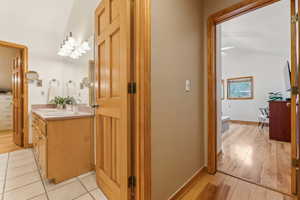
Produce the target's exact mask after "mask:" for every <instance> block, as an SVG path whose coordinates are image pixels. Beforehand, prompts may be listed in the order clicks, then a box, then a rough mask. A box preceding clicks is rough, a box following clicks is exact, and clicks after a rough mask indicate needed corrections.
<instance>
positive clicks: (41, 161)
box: [32, 114, 47, 177]
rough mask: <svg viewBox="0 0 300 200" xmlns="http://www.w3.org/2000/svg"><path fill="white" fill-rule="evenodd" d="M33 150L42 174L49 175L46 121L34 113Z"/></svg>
mask: <svg viewBox="0 0 300 200" xmlns="http://www.w3.org/2000/svg"><path fill="white" fill-rule="evenodd" d="M32 133H33V152H34V154H35V157H36V160H37V164H38V167H39V168H40V169H41V172H42V175H43V176H44V177H47V135H46V134H47V132H46V122H45V121H43V120H42V119H41V118H39V117H38V116H37V115H35V114H33V120H32Z"/></svg>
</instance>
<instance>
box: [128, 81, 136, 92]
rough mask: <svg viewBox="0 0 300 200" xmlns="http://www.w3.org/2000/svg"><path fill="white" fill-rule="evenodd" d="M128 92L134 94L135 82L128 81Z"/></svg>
mask: <svg viewBox="0 0 300 200" xmlns="http://www.w3.org/2000/svg"><path fill="white" fill-rule="evenodd" d="M128 93H129V94H135V93H136V83H135V82H130V83H128Z"/></svg>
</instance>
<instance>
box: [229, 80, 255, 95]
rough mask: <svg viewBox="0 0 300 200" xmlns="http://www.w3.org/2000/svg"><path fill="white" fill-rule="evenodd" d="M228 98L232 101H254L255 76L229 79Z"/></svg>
mask: <svg viewBox="0 0 300 200" xmlns="http://www.w3.org/2000/svg"><path fill="white" fill-rule="evenodd" d="M227 98H228V99H230V100H247V99H253V98H254V96H253V76H247V77H237V78H230V79H227Z"/></svg>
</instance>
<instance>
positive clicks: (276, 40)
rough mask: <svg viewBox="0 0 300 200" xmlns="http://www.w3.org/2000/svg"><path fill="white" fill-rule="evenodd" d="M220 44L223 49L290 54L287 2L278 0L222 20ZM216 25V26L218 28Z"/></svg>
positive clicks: (286, 0)
mask: <svg viewBox="0 0 300 200" xmlns="http://www.w3.org/2000/svg"><path fill="white" fill-rule="evenodd" d="M219 27H221V30H222V31H221V34H222V36H221V37H222V39H221V41H222V42H221V43H222V47H228V46H234V47H235V48H234V49H231V50H228V51H226V53H230V51H240V50H247V51H256V52H257V51H258V52H264V53H270V54H275V55H283V56H289V55H290V1H289V0H281V1H280V2H278V3H274V4H272V5H270V6H267V7H264V8H261V9H258V10H255V11H253V12H250V13H248V14H245V15H242V16H240V17H236V18H234V19H232V20H229V21H227V22H224V23H222V24H221V25H220V26H219ZM219 27H218V28H219Z"/></svg>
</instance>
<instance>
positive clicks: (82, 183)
mask: <svg viewBox="0 0 300 200" xmlns="http://www.w3.org/2000/svg"><path fill="white" fill-rule="evenodd" d="M76 178H77V179H78V181H79V183H80V184H81V185H82V187H83V188H84V189H85V190H86V191H87V193H88V194H89V195H90V196H91V197H92V198H93V199H94V200H96V199H95V198H94V196H93V195H92V194H91V193H90V191H89V190H88V189H87V187H85V185H84V184H83V183H82V182H81V180H80V178H78V176H77V177H76ZM96 189H97V188H95V190H96ZM74 200H75V199H74Z"/></svg>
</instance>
